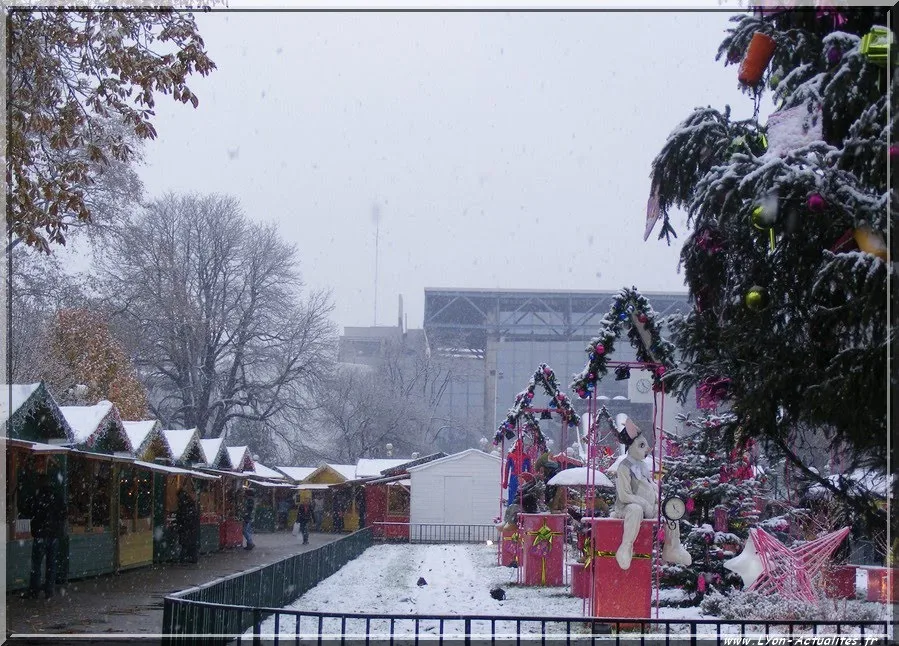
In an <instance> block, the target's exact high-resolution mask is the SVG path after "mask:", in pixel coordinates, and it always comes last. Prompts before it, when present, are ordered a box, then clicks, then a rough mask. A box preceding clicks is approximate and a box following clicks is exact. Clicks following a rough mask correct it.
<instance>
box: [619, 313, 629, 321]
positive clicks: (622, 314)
mask: <svg viewBox="0 0 899 646" xmlns="http://www.w3.org/2000/svg"><path fill="white" fill-rule="evenodd" d="M618 320H619V321H626V320H627V312H622V313H621V314H619V315H618Z"/></svg>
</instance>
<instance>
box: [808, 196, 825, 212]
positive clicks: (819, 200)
mask: <svg viewBox="0 0 899 646" xmlns="http://www.w3.org/2000/svg"><path fill="white" fill-rule="evenodd" d="M807 204H808V210H809V211H811V212H812V213H821V212H822V211H824V208H825V207H826V206H827V202H825V201H824V198H823V197H821V196H820V195H819V194H818V193H812V194H811V195H809V196H808V202H807Z"/></svg>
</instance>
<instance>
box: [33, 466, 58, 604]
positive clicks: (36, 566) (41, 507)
mask: <svg viewBox="0 0 899 646" xmlns="http://www.w3.org/2000/svg"><path fill="white" fill-rule="evenodd" d="M30 512H31V536H32V541H31V580H30V585H29V587H28V592H27V593H26V596H28V597H31V598H36V597H37V596H38V593H39V592H40V588H41V561H43V560H44V558H45V557H46V559H47V564H46V579H45V580H44V585H43V588H44V594H45V595H46V596H47V598H48V599H50V598H52V597H53V593H54V584H55V583H56V554H57V552H58V551H59V543H60V541H61V540H62V538H63V537H64V535H65V529H66V503H65V500H63V496H62V489H61V488H60V487H59V486H55V487H54V486H53V481H52V480H51V479H50V476H49V475H48V474H46V473H44V474H41V476H40V479H39V480H38V488H37V491H35V493H34V496H33V498H32V500H31V509H30Z"/></svg>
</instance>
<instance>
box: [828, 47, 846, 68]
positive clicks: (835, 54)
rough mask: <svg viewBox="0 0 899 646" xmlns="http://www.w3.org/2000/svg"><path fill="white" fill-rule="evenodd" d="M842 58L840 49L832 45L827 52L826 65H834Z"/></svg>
mask: <svg viewBox="0 0 899 646" xmlns="http://www.w3.org/2000/svg"><path fill="white" fill-rule="evenodd" d="M842 58H843V51H842V50H841V49H840V46H839V45H834V46H833V47H830V48H828V50H827V64H828V65H831V66H833V65H836V64H837V63H839V62H840V60H841V59H842Z"/></svg>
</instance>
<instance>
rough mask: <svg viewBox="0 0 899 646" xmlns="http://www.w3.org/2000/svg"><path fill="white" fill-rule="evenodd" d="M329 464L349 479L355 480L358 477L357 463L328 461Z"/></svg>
mask: <svg viewBox="0 0 899 646" xmlns="http://www.w3.org/2000/svg"><path fill="white" fill-rule="evenodd" d="M327 466H329V467H331V468H332V469H334V470H335V471H336V472H337V473H339V474H340V475H341V476H343V477H344V478H345V479H347V480H354V479H355V478H356V465H355V464H331V463H328V464H327Z"/></svg>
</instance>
